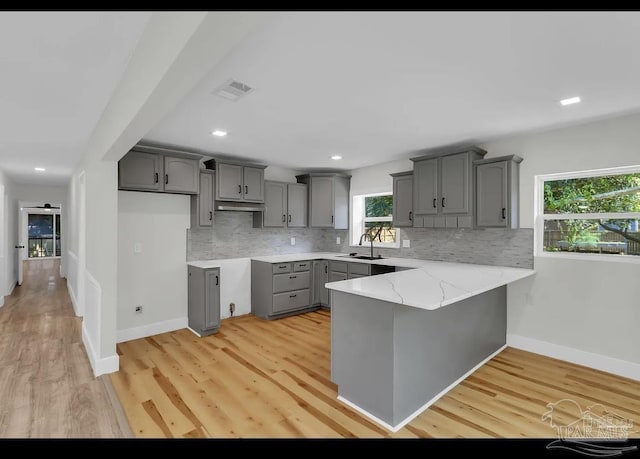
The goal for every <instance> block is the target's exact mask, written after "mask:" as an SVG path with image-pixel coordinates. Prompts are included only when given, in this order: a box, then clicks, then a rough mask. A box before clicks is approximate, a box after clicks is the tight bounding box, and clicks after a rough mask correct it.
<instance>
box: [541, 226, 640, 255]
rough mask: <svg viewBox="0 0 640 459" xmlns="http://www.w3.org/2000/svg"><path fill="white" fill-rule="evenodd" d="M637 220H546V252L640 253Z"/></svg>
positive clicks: (639, 235)
mask: <svg viewBox="0 0 640 459" xmlns="http://www.w3.org/2000/svg"><path fill="white" fill-rule="evenodd" d="M639 229H640V228H639V225H638V220H598V219H594V220H546V221H545V222H544V235H543V238H544V239H543V248H544V251H545V252H583V253H606V254H615V255H636V256H638V255H640V231H639Z"/></svg>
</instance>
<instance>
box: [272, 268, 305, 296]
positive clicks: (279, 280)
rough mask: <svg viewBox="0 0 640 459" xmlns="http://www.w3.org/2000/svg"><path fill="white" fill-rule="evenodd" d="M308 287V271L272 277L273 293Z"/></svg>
mask: <svg viewBox="0 0 640 459" xmlns="http://www.w3.org/2000/svg"><path fill="white" fill-rule="evenodd" d="M309 286H310V284H309V271H305V272H298V273H289V274H274V276H273V293H280V292H288V291H290V290H301V289H303V288H309Z"/></svg>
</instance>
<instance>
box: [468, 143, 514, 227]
mask: <svg viewBox="0 0 640 459" xmlns="http://www.w3.org/2000/svg"><path fill="white" fill-rule="evenodd" d="M521 162H522V158H520V157H519V156H515V155H512V156H501V157H497V158H490V159H482V160H477V161H474V165H473V166H474V169H475V175H476V206H477V210H476V226H477V227H480V228H518V197H519V169H520V166H519V165H520V163H521Z"/></svg>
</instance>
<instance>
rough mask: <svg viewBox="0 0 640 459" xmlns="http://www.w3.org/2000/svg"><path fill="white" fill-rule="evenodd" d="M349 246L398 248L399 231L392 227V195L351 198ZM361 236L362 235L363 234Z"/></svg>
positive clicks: (381, 194)
mask: <svg viewBox="0 0 640 459" xmlns="http://www.w3.org/2000/svg"><path fill="white" fill-rule="evenodd" d="M352 212H353V213H352V225H351V228H352V230H351V244H352V245H358V244H359V242H360V241H361V240H362V244H363V245H364V244H365V243H367V244H369V243H370V241H371V239H373V246H374V247H390V248H394V247H400V230H399V229H397V228H394V227H393V195H392V194H391V193H375V194H364V195H358V196H354V197H353V206H352ZM365 233H366V235H365V236H363V234H365Z"/></svg>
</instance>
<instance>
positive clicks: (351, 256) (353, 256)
mask: <svg viewBox="0 0 640 459" xmlns="http://www.w3.org/2000/svg"><path fill="white" fill-rule="evenodd" d="M338 256H339V257H342V258H357V259H359V260H382V259H384V257H381V256H377V257H370V256H369V255H338Z"/></svg>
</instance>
